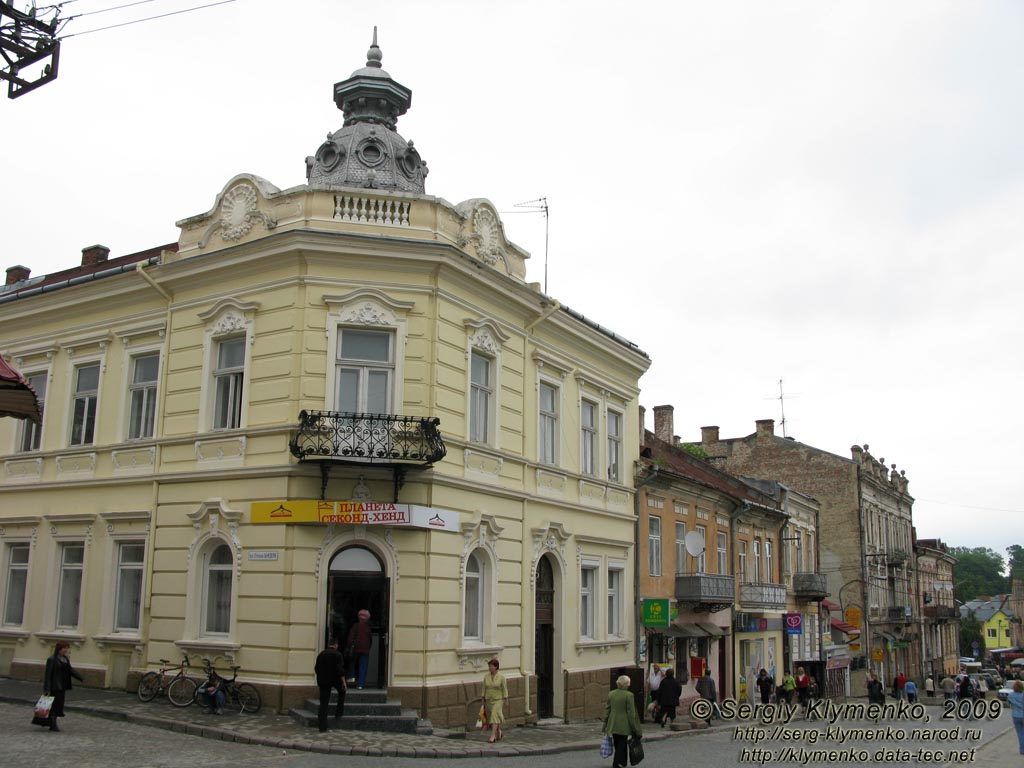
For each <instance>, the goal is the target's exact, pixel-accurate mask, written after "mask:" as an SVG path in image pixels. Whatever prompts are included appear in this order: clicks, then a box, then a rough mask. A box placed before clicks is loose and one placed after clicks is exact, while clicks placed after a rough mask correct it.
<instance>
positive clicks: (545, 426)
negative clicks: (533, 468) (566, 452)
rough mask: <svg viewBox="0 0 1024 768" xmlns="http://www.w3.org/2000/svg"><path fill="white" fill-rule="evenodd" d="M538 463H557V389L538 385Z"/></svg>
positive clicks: (542, 384)
mask: <svg viewBox="0 0 1024 768" xmlns="http://www.w3.org/2000/svg"><path fill="white" fill-rule="evenodd" d="M539 458H540V461H541V463H542V464H555V463H557V461H558V388H557V387H553V386H551V385H550V384H546V383H544V382H543V381H542V382H541V383H540V457H539Z"/></svg>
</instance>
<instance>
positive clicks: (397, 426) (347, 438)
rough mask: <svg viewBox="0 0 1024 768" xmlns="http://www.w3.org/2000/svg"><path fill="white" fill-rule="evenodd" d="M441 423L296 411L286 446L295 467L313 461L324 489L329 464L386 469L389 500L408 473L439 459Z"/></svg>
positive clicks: (414, 418)
mask: <svg viewBox="0 0 1024 768" xmlns="http://www.w3.org/2000/svg"><path fill="white" fill-rule="evenodd" d="M440 423H441V420H440V419H437V418H424V417H419V416H396V415H393V414H386V413H340V412H337V411H301V412H300V413H299V424H298V428H297V430H296V432H295V436H294V437H293V438H292V440H291V442H290V443H289V444H288V447H289V449H290V450H291V452H292V455H293V456H295V457H296V458H297V459H299V461H318V462H320V471H321V475H322V480H323V484H322V486H321V489H320V498H323V496H324V491H325V490H326V487H327V473H328V471H329V467H330V465H331V464H357V465H371V466H379V467H390V468H391V469H392V470H393V471H394V477H395V500H396V501H397V498H398V490H399V488H401V486H402V483H403V482H404V477H405V472H406V470H408V469H426V468H427V467H429V466H430V465H431V464H433V463H434V462H437V461H440V460H441V459H443V458H444V457H445V454H446V453H447V450H446V449H445V446H444V440H442V439H441V432H440V430H438V425H440Z"/></svg>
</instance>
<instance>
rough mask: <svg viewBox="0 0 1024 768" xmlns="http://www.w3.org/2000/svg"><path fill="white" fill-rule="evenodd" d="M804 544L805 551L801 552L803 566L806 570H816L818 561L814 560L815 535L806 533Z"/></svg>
mask: <svg viewBox="0 0 1024 768" xmlns="http://www.w3.org/2000/svg"><path fill="white" fill-rule="evenodd" d="M803 544H804V546H803V551H802V552H801V553H800V559H801V567H802V568H803V569H804V570H805V571H809V572H814V571H815V570H816V569H817V563H815V562H814V535H813V534H811V533H805V534H804V542H803Z"/></svg>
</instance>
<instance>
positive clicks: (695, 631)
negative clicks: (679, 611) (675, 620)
mask: <svg viewBox="0 0 1024 768" xmlns="http://www.w3.org/2000/svg"><path fill="white" fill-rule="evenodd" d="M662 631H663V633H664V634H666V635H668V636H669V637H707V636H708V633H707V632H705V631H704V630H703V629H701V628H700V627H699V626H697V625H696V624H669V625H668V626H667V627H665V628H664V630H662Z"/></svg>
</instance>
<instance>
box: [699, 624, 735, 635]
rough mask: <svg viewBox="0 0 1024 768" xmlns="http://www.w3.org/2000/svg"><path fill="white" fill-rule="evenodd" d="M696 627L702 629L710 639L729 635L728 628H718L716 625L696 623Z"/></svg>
mask: <svg viewBox="0 0 1024 768" xmlns="http://www.w3.org/2000/svg"><path fill="white" fill-rule="evenodd" d="M697 626H698V627H700V628H701V629H703V630H704V631H705V632H706V633H707V634H708V635H709V636H711V637H722V636H723V635H727V634H729V628H728V627H720V626H718V625H717V624H708V623H707V622H703V621H698V622H697Z"/></svg>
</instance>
